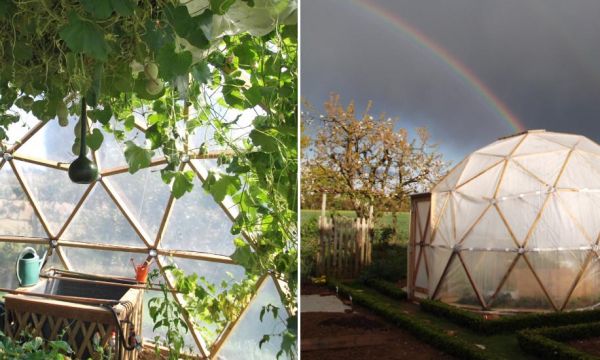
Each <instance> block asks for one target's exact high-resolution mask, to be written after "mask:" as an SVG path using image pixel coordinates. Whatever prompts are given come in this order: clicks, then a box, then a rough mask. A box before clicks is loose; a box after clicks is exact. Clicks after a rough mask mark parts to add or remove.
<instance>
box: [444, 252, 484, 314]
mask: <svg viewBox="0 0 600 360" xmlns="http://www.w3.org/2000/svg"><path fill="white" fill-rule="evenodd" d="M436 300H441V301H443V302H445V303H450V304H460V305H471V306H481V304H480V302H479V299H478V298H477V294H476V293H475V290H474V289H473V286H472V285H471V283H470V282H469V278H468V276H467V273H466V271H465V268H464V267H463V265H462V262H461V261H460V259H459V257H458V256H456V257H455V258H454V260H453V261H452V263H451V264H450V267H449V268H448V271H447V272H446V275H445V276H444V278H443V279H442V282H441V284H440V287H439V290H438V293H437V296H436Z"/></svg>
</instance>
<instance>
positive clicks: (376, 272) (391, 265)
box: [360, 243, 407, 282]
mask: <svg viewBox="0 0 600 360" xmlns="http://www.w3.org/2000/svg"><path fill="white" fill-rule="evenodd" d="M371 257H372V259H373V262H372V263H371V265H369V267H367V268H366V269H365V270H363V272H362V273H361V274H360V278H361V279H362V280H369V279H382V280H387V281H392V282H393V281H399V280H402V279H406V259H407V254H406V245H395V244H391V245H390V244H387V243H378V244H374V245H373V247H372V253H371Z"/></svg>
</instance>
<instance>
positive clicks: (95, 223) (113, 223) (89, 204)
mask: <svg viewBox="0 0 600 360" xmlns="http://www.w3.org/2000/svg"><path fill="white" fill-rule="evenodd" d="M61 239H65V240H72V241H82V242H87V243H96V244H98V243H99V244H110V245H131V246H145V244H144V242H143V241H142V240H141V239H140V237H139V236H138V235H137V233H136V232H135V230H134V229H133V227H132V226H131V224H129V222H128V221H127V219H126V218H125V216H124V215H123V213H122V212H121V211H120V210H119V208H118V207H117V205H116V204H115V203H114V202H113V200H112V199H111V198H110V196H109V195H108V194H107V193H106V190H104V188H103V187H102V186H101V185H100V184H96V185H95V186H94V188H93V189H92V191H91V193H90V194H89V195H88V197H87V198H86V199H85V201H84V203H83V205H82V207H81V208H80V209H79V210H78V211H77V213H76V214H75V217H74V218H73V220H72V221H71V223H70V224H69V226H68V227H67V229H66V230H65V233H64V234H63V235H62V236H61Z"/></svg>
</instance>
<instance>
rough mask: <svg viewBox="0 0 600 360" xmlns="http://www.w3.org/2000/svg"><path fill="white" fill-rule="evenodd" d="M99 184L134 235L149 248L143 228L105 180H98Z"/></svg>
mask: <svg viewBox="0 0 600 360" xmlns="http://www.w3.org/2000/svg"><path fill="white" fill-rule="evenodd" d="M100 183H101V184H102V186H103V187H104V190H105V191H106V192H107V193H108V196H110V198H111V199H112V201H113V202H114V203H115V205H117V208H118V209H119V211H121V214H122V215H123V216H124V217H125V219H126V220H127V222H128V223H129V225H130V226H131V227H132V228H133V230H134V231H135V233H136V235H137V236H138V237H139V238H140V239H141V240H142V241H143V243H144V244H145V245H146V247H148V248H150V247H151V245H150V243H149V242H148V237H149V236H148V235H147V234H146V232H145V231H144V230H143V227H142V226H141V225H140V224H139V223H138V222H137V220H136V219H135V217H134V216H133V215H132V214H131V213H130V212H129V209H127V207H126V206H125V205H123V203H122V200H121V199H120V198H119V197H118V196H117V194H116V193H115V192H114V191H113V189H112V188H111V186H110V184H107V183H106V180H104V179H102V178H101V179H100Z"/></svg>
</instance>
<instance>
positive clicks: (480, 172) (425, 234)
mask: <svg viewBox="0 0 600 360" xmlns="http://www.w3.org/2000/svg"><path fill="white" fill-rule="evenodd" d="M599 241H600V146H599V145H598V144H596V143H594V142H593V141H591V140H589V139H588V138H586V137H584V136H578V135H571V134H562V133H554V132H545V131H542V130H540V131H528V132H525V133H521V134H517V135H514V136H510V137H506V138H501V139H499V140H498V141H496V142H494V143H492V144H490V145H488V146H486V147H483V148H481V149H479V150H477V151H475V152H473V153H472V154H471V155H469V156H468V157H466V158H465V159H464V160H463V161H461V162H460V163H459V164H458V165H456V166H455V167H454V168H453V169H452V170H451V171H450V172H449V173H448V174H447V175H446V177H445V178H443V179H442V180H441V181H440V182H439V183H438V184H437V185H436V186H435V187H434V188H433V189H432V191H431V196H430V197H429V196H428V195H427V194H423V195H418V196H414V197H413V201H412V223H411V246H410V250H409V290H410V291H411V293H412V294H414V295H415V296H426V297H429V298H434V299H439V300H441V301H444V302H447V303H451V304H455V305H459V306H464V307H472V308H476V309H484V310H499V311H523V310H525V311H562V310H571V309H580V308H590V307H595V306H597V305H598V304H600V259H599V256H600V252H599V251H600V247H599Z"/></svg>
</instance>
